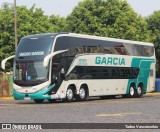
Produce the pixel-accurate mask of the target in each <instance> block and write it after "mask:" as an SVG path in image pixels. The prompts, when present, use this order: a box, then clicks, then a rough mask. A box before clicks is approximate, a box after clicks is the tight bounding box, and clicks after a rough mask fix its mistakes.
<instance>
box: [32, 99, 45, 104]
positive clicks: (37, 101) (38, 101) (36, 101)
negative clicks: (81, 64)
mask: <svg viewBox="0 0 160 132" xmlns="http://www.w3.org/2000/svg"><path fill="white" fill-rule="evenodd" d="M43 101H44V99H34V102H35V103H38V104H40V103H42V102H43Z"/></svg>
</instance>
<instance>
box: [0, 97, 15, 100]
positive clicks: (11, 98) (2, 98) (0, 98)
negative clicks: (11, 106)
mask: <svg viewBox="0 0 160 132" xmlns="http://www.w3.org/2000/svg"><path fill="white" fill-rule="evenodd" d="M0 100H13V97H0Z"/></svg>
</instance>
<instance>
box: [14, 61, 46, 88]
mask: <svg viewBox="0 0 160 132" xmlns="http://www.w3.org/2000/svg"><path fill="white" fill-rule="evenodd" d="M48 69H49V68H45V67H43V61H31V62H30V61H28V62H15V63H14V83H15V84H17V85H22V86H34V85H38V84H40V83H43V82H45V81H47V80H48Z"/></svg>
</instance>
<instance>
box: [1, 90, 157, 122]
mask: <svg viewBox="0 0 160 132" xmlns="http://www.w3.org/2000/svg"><path fill="white" fill-rule="evenodd" d="M159 104H160V93H154V94H147V95H144V96H143V97H142V98H121V97H118V98H116V99H106V100H100V99H99V98H92V99H90V100H88V101H84V102H72V103H65V102H60V101H58V102H56V103H48V102H47V101H46V102H44V103H42V104H35V103H34V102H33V101H15V100H2V99H1V100H0V123H160V105H159Z"/></svg>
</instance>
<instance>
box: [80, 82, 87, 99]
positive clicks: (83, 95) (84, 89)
mask: <svg viewBox="0 0 160 132" xmlns="http://www.w3.org/2000/svg"><path fill="white" fill-rule="evenodd" d="M87 97H88V90H87V87H85V86H84V85H82V86H81V87H80V89H79V95H78V100H79V101H84V100H86V98H87Z"/></svg>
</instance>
